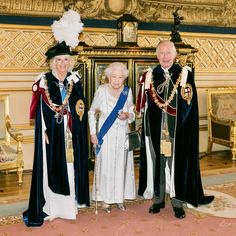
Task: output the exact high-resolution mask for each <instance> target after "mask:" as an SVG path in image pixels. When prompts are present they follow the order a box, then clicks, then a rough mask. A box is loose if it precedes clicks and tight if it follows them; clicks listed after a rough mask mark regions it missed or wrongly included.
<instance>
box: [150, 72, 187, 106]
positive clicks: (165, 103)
mask: <svg viewBox="0 0 236 236" xmlns="http://www.w3.org/2000/svg"><path fill="white" fill-rule="evenodd" d="M182 74H183V70H182V71H181V72H180V74H179V77H178V79H177V81H176V83H175V85H174V87H173V89H172V91H171V93H170V96H169V98H168V99H167V100H166V101H165V102H164V103H161V102H159V100H158V98H157V91H156V89H155V88H154V81H153V78H152V81H151V85H152V86H151V96H152V97H153V99H154V102H155V103H156V105H157V106H158V107H159V108H161V109H163V108H166V107H167V106H168V105H169V104H170V103H171V101H172V100H173V98H174V96H175V91H176V89H177V88H178V86H179V84H180V81H181V79H182Z"/></svg>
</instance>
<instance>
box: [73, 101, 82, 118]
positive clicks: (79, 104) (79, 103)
mask: <svg viewBox="0 0 236 236" xmlns="http://www.w3.org/2000/svg"><path fill="white" fill-rule="evenodd" d="M75 110H76V113H77V115H78V116H79V119H80V121H82V118H83V115H84V101H83V100H82V99H79V100H78V101H77V103H76V105H75Z"/></svg>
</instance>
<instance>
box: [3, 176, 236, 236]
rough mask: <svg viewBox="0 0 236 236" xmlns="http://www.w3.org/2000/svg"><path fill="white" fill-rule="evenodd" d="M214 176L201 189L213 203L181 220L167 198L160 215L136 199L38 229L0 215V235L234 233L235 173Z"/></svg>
mask: <svg viewBox="0 0 236 236" xmlns="http://www.w3.org/2000/svg"><path fill="white" fill-rule="evenodd" d="M218 177H219V178H220V176H218ZM214 179H215V180H216V182H217V183H219V184H214V185H212V180H211V179H209V178H208V179H203V183H204V192H205V194H207V195H215V200H214V202H213V203H212V204H210V205H209V206H201V207H199V208H187V207H186V218H185V219H184V220H179V219H177V218H175V217H174V215H173V210H172V207H171V205H170V202H169V201H167V203H166V207H165V208H164V209H162V210H161V212H160V213H159V214H155V215H151V214H149V213H148V208H149V206H150V205H151V201H150V200H148V201H147V200H143V199H138V200H137V201H131V202H127V203H126V206H127V210H126V211H125V212H121V211H120V210H118V209H117V208H116V207H114V208H113V209H112V212H111V213H110V214H108V213H105V212H104V211H102V210H101V209H99V211H98V214H97V215H96V214H95V211H94V208H89V209H82V210H80V212H79V214H78V215H77V220H75V221H68V220H62V219H56V220H54V221H52V222H45V223H44V225H43V226H42V227H40V228H27V227H25V225H24V224H23V222H22V218H21V216H19V215H16V216H8V217H0V236H15V235H17V236H21V235H24V236H27V235H33V236H37V235H40V236H41V235H47V236H50V235H53V236H80V235H81V236H93V235H94V236H95V235H96V236H99V235H102V236H136V235H137V236H144V235H145V236H154V235H155V236H156V235H162V236H179V235H181V236H211V235H212V236H213V235H214V236H222V235H225V236H226V235H227V236H233V235H236V220H235V218H236V181H233V180H235V176H234V175H231V179H229V176H225V178H222V177H221V178H220V179H221V182H219V180H218V179H217V176H215V177H214ZM229 180H231V182H229ZM24 204H26V203H24ZM21 207H22V206H21ZM24 207H25V205H23V208H24ZM0 210H1V208H0ZM18 211H20V212H22V209H21V208H19V209H18Z"/></svg>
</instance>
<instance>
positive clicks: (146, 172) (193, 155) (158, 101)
mask: <svg viewBox="0 0 236 236" xmlns="http://www.w3.org/2000/svg"><path fill="white" fill-rule="evenodd" d="M156 54H157V59H158V61H159V63H160V65H158V66H157V67H155V68H154V69H153V70H149V71H147V72H145V73H144V74H143V75H142V76H141V78H140V81H139V84H140V91H139V95H138V100H137V111H143V112H144V116H143V139H144V147H143V148H142V149H141V154H140V177H139V178H140V179H139V192H138V193H139V195H142V196H144V198H152V199H153V204H152V206H151V207H150V208H149V212H150V213H158V212H160V208H164V207H165V194H166V193H169V195H170V198H171V203H172V206H173V210H174V214H175V216H176V217H177V218H180V219H181V218H184V217H185V211H184V209H183V203H189V204H191V205H193V206H195V207H197V206H198V205H199V204H201V205H202V204H209V203H210V202H212V201H213V199H214V196H204V193H203V188H202V182H201V176H200V168H199V124H198V123H199V117H198V101H197V91H196V87H195V83H194V73H193V72H192V70H191V68H190V67H188V66H186V65H185V66H181V65H180V64H177V63H174V61H175V58H176V55H177V52H176V48H175V45H174V44H173V43H172V42H171V41H167V40H166V41H161V42H160V43H159V44H158V46H157V49H156Z"/></svg>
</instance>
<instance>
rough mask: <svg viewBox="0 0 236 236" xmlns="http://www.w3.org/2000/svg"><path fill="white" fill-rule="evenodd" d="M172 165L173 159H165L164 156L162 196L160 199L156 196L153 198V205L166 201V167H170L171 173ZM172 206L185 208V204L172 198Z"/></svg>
mask: <svg viewBox="0 0 236 236" xmlns="http://www.w3.org/2000/svg"><path fill="white" fill-rule="evenodd" d="M171 164H172V157H165V156H164V155H161V160H160V165H161V166H160V186H159V188H160V195H159V197H156V196H154V197H153V203H154V204H156V203H162V202H164V201H165V195H166V173H165V168H166V165H168V166H169V169H170V171H171ZM171 204H172V207H183V202H182V201H181V200H178V199H176V198H171Z"/></svg>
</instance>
